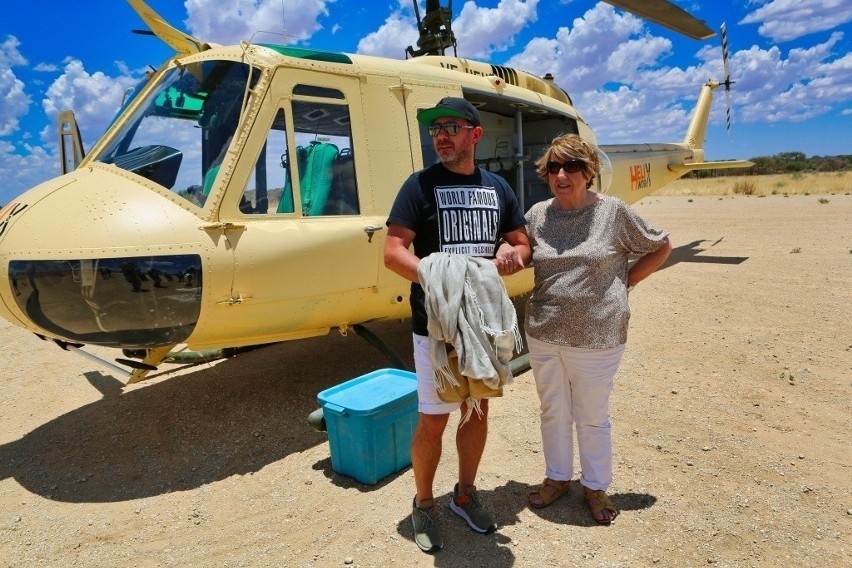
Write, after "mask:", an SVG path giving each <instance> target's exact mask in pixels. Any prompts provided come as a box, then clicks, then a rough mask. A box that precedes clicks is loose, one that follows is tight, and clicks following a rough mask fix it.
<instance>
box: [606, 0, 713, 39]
mask: <svg viewBox="0 0 852 568" xmlns="http://www.w3.org/2000/svg"><path fill="white" fill-rule="evenodd" d="M603 1H604V2H606V3H607V4H612V5H613V6H618V7H619V8H621V9H622V10H625V11H627V12H630V13H633V14H636V15H637V16H639V17H641V18H644V19H646V20H648V21H651V22H654V23H655V24H659V25H661V26H664V27H666V28H669V29H670V30H674V31H676V32H678V33H680V34H683V35H685V36H687V37H691V38H692V39H707V38H711V37H713V36H714V35H716V33H715V32H714V31H713V30H711V29H710V28H708V27H707V24H705V23H704V22H703V21H701V20H699V19H697V18H695V17H694V16H692V15H690V14H689V13H688V12H686V11H684V10H682V9H681V8H679V7H677V6H675V5H674V4H672V3H671V2H667V1H666V0H603Z"/></svg>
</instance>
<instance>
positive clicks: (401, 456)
mask: <svg viewBox="0 0 852 568" xmlns="http://www.w3.org/2000/svg"><path fill="white" fill-rule="evenodd" d="M317 402H318V403H319V404H320V406H322V409H323V417H324V418H325V423H326V431H327V432H328V444H329V448H330V450H331V467H332V469H334V471H336V472H337V473H340V474H343V475H348V476H349V477H353V478H355V479H356V480H358V481H360V482H361V483H365V484H368V485H372V484H374V483H376V482H377V481H378V480H380V479H382V478H383V477H386V476H388V475H390V474H392V473H395V472H397V471H400V470H401V469H404V468H406V467H408V466H409V465H411V448H410V446H411V437H412V435H413V433H414V428H415V427H416V426H417V376H416V375H415V374H414V373H412V372H409V371H401V370H399V369H379V370H377V371H373V372H372V373H367V374H366V375H362V376H360V377H356V378H354V379H352V380H349V381H346V382H345V383H341V384H339V385H337V386H334V387H331V388H328V389H326V390H324V391H322V392H321V393H319V394H318V395H317Z"/></svg>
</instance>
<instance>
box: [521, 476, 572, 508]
mask: <svg viewBox="0 0 852 568" xmlns="http://www.w3.org/2000/svg"><path fill="white" fill-rule="evenodd" d="M570 488H571V480H570V479H569V480H568V481H555V480H553V479H550V478H547V477H545V478H544V481H542V482H541V485H539V486H538V489H536V490H535V491H533V492H532V493H530V494H529V498H528V501H529V504H530V507H533V508H535V509H542V508H544V507H547V506H548V505H550V504H551V503H553V502H554V501H556V500H557V499H559V498H560V497H562V496H563V495H564V494H565V492H566V491H568V490H569V489H570Z"/></svg>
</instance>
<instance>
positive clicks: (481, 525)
mask: <svg viewBox="0 0 852 568" xmlns="http://www.w3.org/2000/svg"><path fill="white" fill-rule="evenodd" d="M468 489H470V493H468V494H467V495H459V484H458V483H456V487H455V489H453V500H452V501H450V509H452V510H453V512H454V513H455V514H456V515H458V516H459V517H461V518H462V519H464V520H465V521H467V524H468V525H470V528H472V529H473V530H475V531H476V532H480V533H485V534H488V533H490V532H494V531H495V530H496V529H497V523H496V522H495V521H494V517H492V516H491V513H489V512H488V511H486V510H485V509H484V508H483V507H482V504H480V502H479V496H478V495H477V494H476V487H473V486H470V487H469V488H468Z"/></svg>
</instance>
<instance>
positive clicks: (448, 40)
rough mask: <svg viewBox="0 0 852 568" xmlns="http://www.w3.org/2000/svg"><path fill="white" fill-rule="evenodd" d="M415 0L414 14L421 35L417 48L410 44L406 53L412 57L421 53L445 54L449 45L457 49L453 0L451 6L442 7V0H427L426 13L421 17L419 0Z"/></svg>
mask: <svg viewBox="0 0 852 568" xmlns="http://www.w3.org/2000/svg"><path fill="white" fill-rule="evenodd" d="M413 2H414V15H415V16H416V17H417V30H418V31H419V32H420V37H419V38H418V39H417V48H418V49H414V48H413V47H412V46H410V45H409V46H408V47H407V48H406V49H405V53H406V55H407V56H410V57H419V56H421V55H444V51H445V50H446V49H447V48H448V47H452V48H453V53H455V49H456V36H455V35H454V34H453V29H452V19H453V0H450V2H449V6H447V7H446V8H442V7H441V3H440V0H426V14H425V15H424V16H423V18H422V19H421V18H420V9H419V8H418V7H417V0H413Z"/></svg>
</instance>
